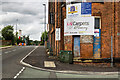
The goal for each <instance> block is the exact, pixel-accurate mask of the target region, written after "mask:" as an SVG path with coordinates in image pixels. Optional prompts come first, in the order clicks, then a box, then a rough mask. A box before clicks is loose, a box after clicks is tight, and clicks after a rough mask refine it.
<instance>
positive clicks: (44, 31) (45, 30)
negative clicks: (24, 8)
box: [43, 4, 46, 47]
mask: <svg viewBox="0 0 120 80" xmlns="http://www.w3.org/2000/svg"><path fill="white" fill-rule="evenodd" d="M43 6H45V8H44V9H45V10H44V11H45V12H44V16H45V19H44V30H45V31H46V4H43ZM45 31H44V47H45V41H46V35H45Z"/></svg>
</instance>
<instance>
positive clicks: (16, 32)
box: [16, 19, 18, 37]
mask: <svg viewBox="0 0 120 80" xmlns="http://www.w3.org/2000/svg"><path fill="white" fill-rule="evenodd" d="M17 22H18V19H16V37H17Z"/></svg>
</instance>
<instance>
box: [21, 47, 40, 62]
mask: <svg viewBox="0 0 120 80" xmlns="http://www.w3.org/2000/svg"><path fill="white" fill-rule="evenodd" d="M37 48H38V46H36V47H35V48H34V49H33V50H32V51H31V52H30V53H28V54H27V55H26V56H25V57H24V58H23V59H22V60H21V61H20V63H22V62H23V60H24V59H25V58H26V57H28V56H29V55H30V54H31V53H32V52H33V51H35V49H37Z"/></svg>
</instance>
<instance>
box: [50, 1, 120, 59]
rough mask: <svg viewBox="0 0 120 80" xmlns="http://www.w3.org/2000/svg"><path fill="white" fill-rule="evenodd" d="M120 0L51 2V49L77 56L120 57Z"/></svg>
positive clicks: (54, 51) (54, 52)
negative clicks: (109, 0) (107, 0)
mask: <svg viewBox="0 0 120 80" xmlns="http://www.w3.org/2000/svg"><path fill="white" fill-rule="evenodd" d="M119 15H120V2H119V1H116V2H114V1H111V2H90V1H89V0H86V1H85V2H82V1H81V2H80V1H79V2H77V1H71V2H66V1H65V0H63V1H61V0H55V1H54V2H49V18H48V19H49V22H48V23H49V40H48V43H49V45H50V47H49V49H50V50H51V51H52V52H53V54H54V55H57V56H58V54H59V52H60V50H66V51H72V54H73V56H74V61H77V60H75V59H112V58H120V16H119Z"/></svg>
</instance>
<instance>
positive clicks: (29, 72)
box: [2, 46, 119, 80]
mask: <svg viewBox="0 0 120 80" xmlns="http://www.w3.org/2000/svg"><path fill="white" fill-rule="evenodd" d="M35 47H36V46H16V47H12V48H8V49H3V50H2V64H3V65H2V70H3V71H2V77H3V78H17V79H18V80H19V79H20V80H22V79H23V80H24V79H25V78H29V79H28V80H32V79H33V78H35V80H40V79H43V78H47V79H51V78H52V79H53V78H57V80H61V79H65V80H68V79H69V80H75V78H77V80H78V79H79V80H118V79H117V78H118V77H119V76H118V74H111V75H98V74H92V75H88V74H84V75H83V74H64V73H56V72H51V71H50V72H49V71H41V70H37V69H33V68H30V67H26V66H23V65H21V64H20V60H21V59H22V58H23V57H25V56H26V55H27V54H28V53H30V52H31V51H32V50H33V49H35ZM17 74H18V75H17ZM16 75H17V76H16ZM107 78H109V79H107ZM8 80H9V79H8Z"/></svg>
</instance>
